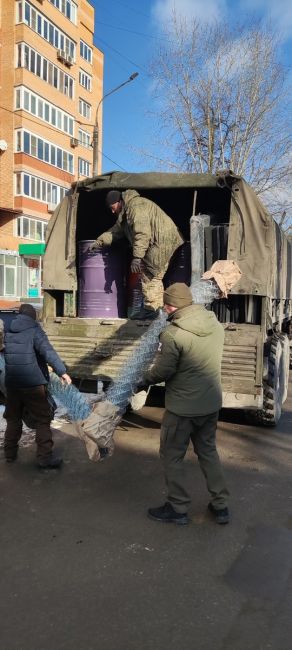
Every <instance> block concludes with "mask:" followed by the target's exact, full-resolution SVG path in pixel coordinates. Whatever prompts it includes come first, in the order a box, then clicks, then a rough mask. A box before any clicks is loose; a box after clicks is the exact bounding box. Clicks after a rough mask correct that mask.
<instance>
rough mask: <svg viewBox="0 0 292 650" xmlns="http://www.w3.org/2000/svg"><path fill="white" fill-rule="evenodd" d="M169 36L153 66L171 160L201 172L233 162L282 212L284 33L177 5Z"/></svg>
mask: <svg viewBox="0 0 292 650" xmlns="http://www.w3.org/2000/svg"><path fill="white" fill-rule="evenodd" d="M165 36H167V39H165V40H163V41H162V42H163V45H161V46H160V47H159V51H158V52H157V54H156V56H155V60H154V61H153V63H152V66H151V73H152V77H153V79H154V82H155V83H154V91H153V94H154V103H153V106H154V107H155V110H154V112H155V115H156V117H157V119H158V125H159V130H160V134H161V135H162V136H163V146H164V151H165V159H166V160H167V161H168V164H169V166H171V167H172V169H173V168H174V167H176V168H177V167H179V168H180V169H181V170H184V171H193V172H197V173H205V172H210V173H214V172H216V171H218V170H219V169H232V170H233V171H234V172H235V173H236V174H239V175H241V176H243V177H244V178H245V179H246V180H247V181H248V182H249V183H250V184H251V185H252V187H253V188H254V189H255V191H256V192H257V193H258V194H261V195H262V197H263V198H264V197H265V199H266V200H265V203H267V202H268V203H269V207H270V208H272V211H273V213H274V214H276V213H278V215H281V214H282V213H283V210H284V208H283V207H282V203H283V200H282V199H283V197H282V193H281V188H285V187H287V186H286V183H288V179H289V177H290V181H291V171H290V170H291V164H290V162H291V154H290V152H291V143H292V127H291V122H290V123H289V120H288V117H289V111H288V110H287V104H288V97H289V95H288V93H287V88H286V79H287V71H286V70H285V68H284V66H283V65H282V64H281V63H280V61H279V41H278V37H277V35H276V34H275V32H274V31H273V29H272V28H271V27H269V26H265V27H264V26H262V25H261V24H259V23H253V24H249V25H248V26H247V25H241V26H238V25H237V26H236V27H234V28H232V27H230V25H227V24H221V23H220V24H216V25H209V26H206V25H201V24H200V23H199V22H198V21H196V20H193V21H188V22H187V21H186V20H184V19H183V18H182V17H180V16H178V15H177V14H176V13H175V12H173V15H172V20H171V24H170V28H169V29H168V31H167V34H165ZM152 112H153V111H152ZM290 186H291V185H290ZM287 197H288V195H287V192H285V201H284V203H285V210H286V213H287V207H288V206H287V200H288V199H287ZM290 199H291V206H292V196H291V197H290ZM291 206H289V207H291ZM284 221H286V222H287V218H286V220H284ZM288 224H289V219H288Z"/></svg>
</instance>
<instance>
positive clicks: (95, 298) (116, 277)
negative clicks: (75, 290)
mask: <svg viewBox="0 0 292 650" xmlns="http://www.w3.org/2000/svg"><path fill="white" fill-rule="evenodd" d="M92 241H93V240H91V239H90V240H88V239H87V240H83V241H80V242H79V304H78V316H79V317H80V318H126V316H127V308H126V291H125V268H124V267H125V264H124V259H123V253H122V252H121V251H119V250H117V248H116V247H109V246H106V247H104V248H103V249H101V251H94V252H92V253H90V252H89V251H88V247H89V245H90V244H92Z"/></svg>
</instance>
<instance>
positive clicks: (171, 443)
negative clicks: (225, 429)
mask: <svg viewBox="0 0 292 650" xmlns="http://www.w3.org/2000/svg"><path fill="white" fill-rule="evenodd" d="M217 420H218V412H217V411H216V413H210V415H200V416H195V417H191V418H190V417H182V416H178V415H175V414H174V413H170V411H165V414H164V416H163V420H162V425H161V434H160V457H161V460H162V463H163V467H164V474H165V481H166V485H167V489H168V501H169V502H170V503H171V504H172V506H173V508H174V509H175V510H176V511H177V512H186V511H187V509H188V506H189V505H190V502H191V499H190V496H189V494H188V491H187V488H186V484H185V470H184V465H183V459H184V457H185V454H186V451H187V448H188V445H189V442H190V441H191V442H192V444H193V448H194V452H195V454H196V455H197V457H198V461H199V465H200V468H201V470H202V472H203V474H204V476H205V479H206V483H207V488H208V490H209V492H210V495H211V502H212V504H213V506H214V507H215V508H217V509H220V508H225V507H226V505H227V503H226V497H227V496H228V494H229V492H228V489H227V487H226V483H225V479H224V476H223V472H222V468H221V463H220V459H219V456H218V453H217V449H216V428H217Z"/></svg>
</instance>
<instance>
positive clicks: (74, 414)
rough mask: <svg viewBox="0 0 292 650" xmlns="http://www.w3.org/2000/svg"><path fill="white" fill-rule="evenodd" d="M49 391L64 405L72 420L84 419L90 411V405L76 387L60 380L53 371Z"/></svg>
mask: <svg viewBox="0 0 292 650" xmlns="http://www.w3.org/2000/svg"><path fill="white" fill-rule="evenodd" d="M49 391H50V393H51V395H52V396H53V398H54V399H56V400H58V401H60V402H61V404H62V405H63V406H65V408H66V409H67V412H68V415H69V416H70V418H71V420H73V422H76V421H77V420H85V419H86V418H87V417H88V416H89V414H90V413H91V405H90V404H89V402H88V401H87V399H86V397H85V396H84V395H83V394H82V393H80V392H79V390H78V388H76V386H74V385H73V384H66V383H65V382H62V381H61V379H59V377H57V375H56V374H55V373H54V372H52V373H51V374H50V382H49Z"/></svg>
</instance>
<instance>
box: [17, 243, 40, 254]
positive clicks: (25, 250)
mask: <svg viewBox="0 0 292 650" xmlns="http://www.w3.org/2000/svg"><path fill="white" fill-rule="evenodd" d="M45 248H46V244H19V246H18V252H19V255H44V252H45Z"/></svg>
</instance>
